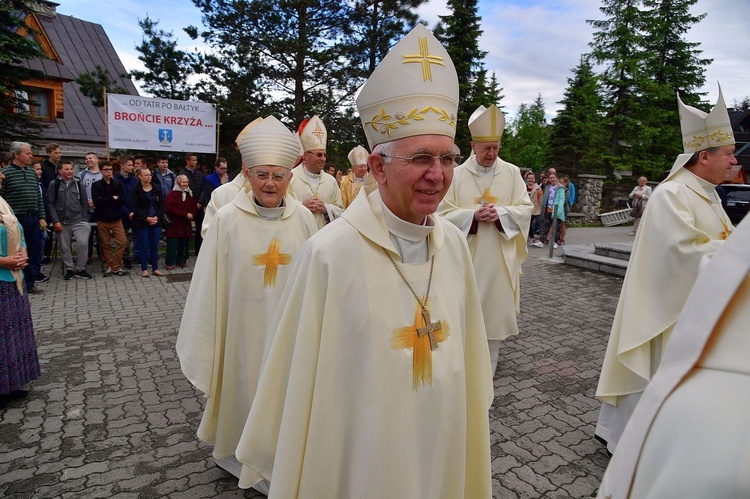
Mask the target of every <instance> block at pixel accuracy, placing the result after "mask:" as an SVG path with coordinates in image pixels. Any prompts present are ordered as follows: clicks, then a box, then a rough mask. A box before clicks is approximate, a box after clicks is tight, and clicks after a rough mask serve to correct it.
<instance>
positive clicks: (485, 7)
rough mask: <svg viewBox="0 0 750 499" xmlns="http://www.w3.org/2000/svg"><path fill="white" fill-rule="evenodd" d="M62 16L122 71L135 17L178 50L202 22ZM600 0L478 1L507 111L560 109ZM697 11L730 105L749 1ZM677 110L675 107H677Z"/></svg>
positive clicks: (193, 13)
mask: <svg viewBox="0 0 750 499" xmlns="http://www.w3.org/2000/svg"><path fill="white" fill-rule="evenodd" d="M58 1H59V2H60V6H59V7H58V8H57V10H58V12H59V13H61V14H67V15H72V16H75V17H78V18H81V19H84V20H87V21H91V22H96V23H99V24H101V25H102V26H104V29H105V31H106V32H107V34H108V35H109V38H110V39H111V40H112V43H113V44H114V46H115V50H117V53H118V54H119V55H120V59H121V60H122V62H123V64H124V65H125V67H126V69H128V70H133V69H141V68H142V65H141V63H140V61H139V60H138V53H137V52H136V50H135V46H136V44H138V43H140V41H141V38H142V32H141V29H140V27H139V26H138V19H139V18H141V19H143V18H145V17H146V15H148V16H150V17H151V19H153V20H159V28H161V29H164V30H166V31H174V35H175V36H176V37H177V39H178V41H179V43H180V45H181V46H182V47H183V48H186V49H191V50H193V49H195V42H192V41H191V40H190V38H189V37H188V36H187V35H186V34H185V33H184V32H183V31H182V28H183V27H185V26H188V25H189V24H195V25H200V22H201V16H200V11H199V10H198V9H197V8H196V7H195V5H194V4H193V3H192V1H190V0H159V1H156V2H154V1H146V0H117V1H116V2H108V4H107V6H106V8H102V3H101V0H58ZM600 5H601V2H599V1H597V0H556V1H554V0H479V14H480V15H481V16H482V29H483V30H484V34H483V35H482V38H481V40H480V47H481V48H482V50H485V51H487V56H486V58H485V63H486V66H487V68H488V69H489V70H490V71H495V72H496V73H497V77H498V80H499V82H500V86H501V87H502V88H503V92H502V93H503V94H504V95H505V99H504V100H503V102H502V104H503V105H504V106H505V110H506V112H508V113H510V114H515V112H516V111H517V109H518V107H519V105H520V104H521V103H524V102H525V103H530V102H532V101H533V100H534V99H535V98H536V96H537V95H538V94H541V96H542V99H543V100H544V102H545V104H546V107H547V112H548V116H550V117H551V116H552V115H554V113H555V111H556V110H557V109H559V105H558V104H557V102H558V101H560V100H561V99H562V95H563V91H564V90H565V87H566V86H567V78H569V77H570V76H571V74H572V73H571V69H572V68H574V67H575V66H576V65H577V64H578V62H579V60H580V56H581V54H583V53H586V52H588V51H589V47H588V43H589V42H590V41H591V34H592V30H591V27H590V26H589V25H588V23H586V20H587V19H603V16H602V15H601V12H600V11H599V6H600ZM693 12H694V13H707V14H708V15H707V16H706V17H705V18H704V19H703V20H702V21H701V22H700V23H699V24H698V25H696V26H694V27H693V29H692V30H691V31H690V32H689V33H688V34H687V38H688V40H690V41H696V42H701V49H702V50H703V51H704V53H703V56H704V57H706V58H712V59H713V60H714V62H713V63H712V64H711V65H710V66H709V67H708V69H707V71H706V87H705V88H704V89H703V91H705V92H707V93H708V96H707V99H708V100H709V101H710V102H711V103H713V102H715V100H716V97H717V95H718V90H717V86H716V82H717V81H719V82H721V86H722V90H723V92H724V97H725V98H726V101H727V105H728V106H732V104H733V102H734V100H735V99H736V100H737V101H740V100H742V99H743V98H744V97H745V96H750V50H748V48H747V44H748V42H747V35H748V34H749V33H750V0H699V1H698V3H697V4H696V5H695V6H694V11H693ZM447 13H448V11H447V9H446V7H445V1H443V0H430V1H429V3H428V4H426V5H425V6H423V7H421V8H420V9H419V14H420V16H421V17H422V19H424V20H425V21H427V23H428V26H429V27H434V25H435V23H436V22H437V20H438V18H437V16H438V15H440V14H447ZM675 105H676V103H675Z"/></svg>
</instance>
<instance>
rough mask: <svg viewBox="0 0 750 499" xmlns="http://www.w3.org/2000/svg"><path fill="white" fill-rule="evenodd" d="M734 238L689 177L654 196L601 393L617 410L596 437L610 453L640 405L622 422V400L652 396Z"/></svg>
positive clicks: (675, 178) (679, 175)
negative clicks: (704, 276)
mask: <svg viewBox="0 0 750 499" xmlns="http://www.w3.org/2000/svg"><path fill="white" fill-rule="evenodd" d="M732 230H734V227H733V226H732V223H731V222H730V220H729V218H728V217H727V216H726V214H725V213H724V210H723V209H722V207H721V202H720V201H719V198H718V196H717V195H716V191H715V190H714V185H713V184H711V183H709V182H706V181H705V180H702V179H700V178H699V177H697V176H696V175H694V174H693V173H691V172H690V171H688V170H686V169H684V168H681V169H680V170H679V171H677V172H676V173H674V174H672V175H671V176H670V177H669V178H668V179H667V180H665V181H664V182H662V183H661V184H660V185H659V186H658V187H657V188H656V189H654V192H653V194H652V195H651V198H650V199H649V202H648V204H647V205H646V209H645V212H644V215H643V218H642V219H641V224H640V227H639V228H638V234H637V235H636V238H635V242H634V244H633V252H632V255H631V257H630V263H629V264H628V270H627V273H626V274H625V280H624V281H623V285H622V291H621V293H620V299H619V301H618V303H617V311H616V312H615V318H614V322H613V323H612V331H611V333H610V337H609V343H608V345H607V352H606V354H605V357H604V364H603V366H602V374H601V377H600V378H599V385H598V387H597V391H596V397H597V398H598V399H599V400H601V401H603V402H604V403H605V404H608V405H609V406H610V407H609V408H608V407H606V406H604V407H603V409H602V416H603V417H600V419H599V424H598V425H597V435H599V436H601V437H603V438H605V439H606V440H607V441H608V442H610V444H611V445H610V450H611V451H612V450H613V449H614V448H615V447H616V442H617V440H618V439H619V434H620V433H621V432H622V429H623V428H624V425H625V423H626V422H627V420H628V418H629V417H630V413H631V412H632V409H633V407H634V402H636V400H633V401H632V402H633V403H632V404H631V403H629V402H625V403H623V404H622V411H620V412H622V414H618V413H617V409H619V407H617V406H618V398H620V397H624V396H631V398H632V397H633V396H635V397H637V396H639V395H638V394H640V393H641V392H643V390H644V389H645V388H646V385H647V384H648V382H649V381H650V380H651V376H652V375H653V373H654V372H655V371H656V368H657V366H658V365H659V362H660V360H661V356H662V354H663V352H664V349H665V348H666V346H667V342H668V340H669V336H670V334H671V332H672V329H673V327H674V324H675V322H677V318H678V317H679V315H680V312H681V311H682V308H683V306H684V305H685V301H686V300H687V297H688V293H690V289H691V288H692V286H693V284H694V283H695V280H696V279H697V277H698V272H699V270H700V268H701V266H702V265H703V264H705V260H706V259H707V258H710V257H711V256H712V255H713V254H714V253H715V252H716V251H717V250H718V249H719V248H720V247H721V245H722V244H723V242H724V238H725V237H726V234H727V233H729V232H731V231H732ZM612 406H615V407H616V408H617V409H613V408H612ZM606 413H611V414H610V415H606ZM608 420H609V421H608Z"/></svg>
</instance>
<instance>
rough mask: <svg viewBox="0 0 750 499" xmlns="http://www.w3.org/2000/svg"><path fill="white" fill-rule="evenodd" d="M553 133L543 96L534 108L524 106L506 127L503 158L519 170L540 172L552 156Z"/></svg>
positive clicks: (501, 154)
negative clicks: (526, 169)
mask: <svg viewBox="0 0 750 499" xmlns="http://www.w3.org/2000/svg"><path fill="white" fill-rule="evenodd" d="M549 135H550V129H549V127H548V126H547V120H546V119H545V108H544V101H543V100H542V96H541V95H539V96H537V98H536V99H535V100H534V102H533V103H532V104H531V105H527V104H526V103H524V104H521V106H520V107H519V109H518V115H517V116H516V118H515V119H513V120H511V121H510V123H509V124H508V125H507V126H506V127H505V133H504V134H503V141H502V149H501V150H500V156H501V157H502V158H503V159H504V160H506V161H508V162H510V163H513V164H515V165H516V166H518V167H519V168H530V169H532V170H534V171H539V170H541V169H542V168H543V167H544V166H545V161H546V159H547V157H548V156H549Z"/></svg>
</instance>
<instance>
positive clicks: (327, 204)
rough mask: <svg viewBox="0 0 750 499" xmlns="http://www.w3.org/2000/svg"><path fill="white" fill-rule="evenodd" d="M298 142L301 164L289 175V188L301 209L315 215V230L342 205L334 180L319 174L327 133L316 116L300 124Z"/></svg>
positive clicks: (337, 211) (324, 162) (324, 174)
mask: <svg viewBox="0 0 750 499" xmlns="http://www.w3.org/2000/svg"><path fill="white" fill-rule="evenodd" d="M297 133H299V138H300V141H301V142H302V147H303V149H304V154H303V156H302V163H301V164H300V165H299V166H297V167H296V168H295V169H294V170H292V172H293V173H294V177H293V178H292V182H291V184H290V185H289V188H290V189H291V190H292V192H293V193H294V196H295V197H296V198H297V200H298V201H300V202H301V203H302V204H303V205H304V206H305V208H307V209H308V210H310V211H311V212H312V213H313V215H315V221H316V223H317V224H318V228H319V229H322V228H323V227H324V226H325V225H326V224H327V223H329V222H331V221H333V220H334V219H336V218H338V217H339V215H341V212H342V211H343V209H344V203H343V201H342V200H341V191H340V190H339V186H338V184H337V183H336V178H334V177H332V176H331V175H327V174H326V173H325V172H323V167H325V164H326V158H327V155H326V142H327V140H328V132H327V131H326V127H325V125H324V124H323V122H322V121H321V119H320V118H319V117H318V116H313V117H312V118H310V119H309V120H308V119H306V120H304V121H302V124H300V126H299V130H298V132H297Z"/></svg>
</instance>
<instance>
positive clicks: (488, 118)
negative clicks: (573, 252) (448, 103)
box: [438, 105, 534, 373]
mask: <svg viewBox="0 0 750 499" xmlns="http://www.w3.org/2000/svg"><path fill="white" fill-rule="evenodd" d="M504 129H505V117H504V116H503V113H502V112H501V111H500V110H499V109H498V108H497V107H495V106H494V105H492V106H490V107H489V108H485V107H484V106H479V108H478V109H477V110H476V111H474V113H473V114H472V115H471V117H470V118H469V130H470V131H471V139H472V141H471V150H472V152H473V154H472V155H471V157H470V158H469V159H467V160H466V161H465V162H464V163H463V164H462V165H461V166H459V167H458V168H456V171H455V174H454V178H453V183H452V184H451V187H450V189H449V190H448V194H446V195H445V199H443V202H442V203H441V204H440V208H439V210H438V213H439V214H440V215H441V216H443V217H445V218H446V219H447V220H449V221H450V222H452V223H453V224H454V225H456V227H458V228H459V229H461V231H462V232H463V233H464V235H465V236H466V238H467V241H468V243H469V249H471V258H472V261H473V263H474V271H475V273H476V276H477V285H478V286H479V295H480V296H481V298H482V313H483V314H484V325H485V328H486V329H487V341H488V343H489V349H490V357H491V359H492V372H493V373H494V372H495V369H496V368H497V362H498V356H499V350H500V342H501V340H503V339H505V338H507V337H509V336H513V335H516V334H518V323H517V317H518V315H519V314H520V313H521V309H520V300H521V264H522V263H523V262H524V261H525V260H526V258H527V257H528V255H529V252H528V249H527V248H526V234H528V232H529V223H530V221H531V212H532V211H533V209H534V205H533V203H532V202H531V199H529V195H528V194H527V192H526V184H525V183H524V181H523V179H522V178H521V172H520V170H519V169H518V167H517V166H516V165H513V164H511V163H508V162H506V161H503V160H502V159H500V158H499V157H498V153H499V152H500V139H501V138H502V134H503V130H504Z"/></svg>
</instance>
